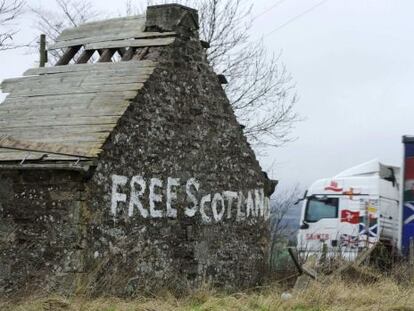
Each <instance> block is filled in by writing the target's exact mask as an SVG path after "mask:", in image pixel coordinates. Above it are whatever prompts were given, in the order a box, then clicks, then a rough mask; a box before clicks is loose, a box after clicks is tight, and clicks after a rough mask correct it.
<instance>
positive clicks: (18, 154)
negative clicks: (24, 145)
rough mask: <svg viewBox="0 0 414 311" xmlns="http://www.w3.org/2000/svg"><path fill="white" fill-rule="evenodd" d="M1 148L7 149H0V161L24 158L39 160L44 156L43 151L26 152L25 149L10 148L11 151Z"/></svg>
mask: <svg viewBox="0 0 414 311" xmlns="http://www.w3.org/2000/svg"><path fill="white" fill-rule="evenodd" d="M3 150H7V149H0V161H21V160H23V159H26V160H28V161H30V160H32V161H33V160H40V159H41V158H43V157H45V153H38V152H32V153H30V152H27V151H15V150H13V151H12V150H10V151H11V152H4V151H3Z"/></svg>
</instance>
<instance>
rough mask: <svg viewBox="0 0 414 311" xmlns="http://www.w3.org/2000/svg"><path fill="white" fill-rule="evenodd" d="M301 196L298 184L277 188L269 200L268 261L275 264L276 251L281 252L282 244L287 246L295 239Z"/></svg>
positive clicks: (301, 192)
mask: <svg viewBox="0 0 414 311" xmlns="http://www.w3.org/2000/svg"><path fill="white" fill-rule="evenodd" d="M302 197H303V191H302V190H301V187H300V186H299V185H296V186H294V187H292V188H291V189H289V190H277V192H276V194H275V195H274V196H273V198H272V201H271V217H270V234H271V243H270V262H271V263H272V266H275V264H276V263H275V261H276V257H277V253H278V252H281V251H282V252H283V247H281V245H283V246H285V247H286V246H287V245H288V244H289V243H290V242H291V241H292V240H295V237H296V233H297V229H298V226H299V218H300V211H301V206H300V205H298V204H297V202H298V201H299V199H301V198H302Z"/></svg>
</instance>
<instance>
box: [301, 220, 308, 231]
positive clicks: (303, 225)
mask: <svg viewBox="0 0 414 311" xmlns="http://www.w3.org/2000/svg"><path fill="white" fill-rule="evenodd" d="M300 229H302V230H305V229H309V224H308V223H306V222H303V224H302V225H301V226H300Z"/></svg>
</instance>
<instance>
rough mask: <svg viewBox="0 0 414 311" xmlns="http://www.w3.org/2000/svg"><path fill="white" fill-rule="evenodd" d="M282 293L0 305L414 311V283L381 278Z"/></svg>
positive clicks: (120, 310)
mask: <svg viewBox="0 0 414 311" xmlns="http://www.w3.org/2000/svg"><path fill="white" fill-rule="evenodd" d="M281 293H282V291H281V290H280V289H279V288H278V287H276V286H275V287H270V288H266V289H263V290H261V291H259V292H253V293H239V294H233V295H224V294H220V293H217V292H214V291H211V290H208V289H203V290H200V291H198V292H196V293H194V294H193V295H191V296H189V297H186V298H182V299H176V298H174V297H173V296H171V295H168V294H163V295H162V296H161V297H159V298H153V299H148V298H146V299H144V298H142V299H138V300H121V299H117V298H101V299H95V300H89V299H85V298H80V297H78V298H76V297H75V298H62V297H49V298H39V299H30V300H25V301H23V302H20V303H11V302H8V303H6V302H3V303H0V310H2V311H46V310H47V311H63V310H68V311H178V310H180V311H181V310H182V311H236V310H237V311H238V310H241V311H244V310H246V311H247V310H255V311H273V310H275V311H276V310H283V311H289V310H295V311H325V310H335V311H336V310H338V311H339V310H352V311H354V310H358V311H359V310H360V311H371V310H372V311H380V310H387V311H414V287H413V286H412V285H410V284H406V285H397V283H395V281H393V280H392V279H387V278H382V279H381V280H380V281H378V282H376V283H372V284H362V283H361V282H360V283H355V282H350V281H343V280H339V279H338V280H335V282H331V283H330V284H320V283H314V284H313V285H312V286H311V287H310V288H309V289H307V290H306V291H305V292H303V293H301V294H300V295H298V296H297V297H294V298H291V299H290V300H287V301H282V299H281V298H280V296H281Z"/></svg>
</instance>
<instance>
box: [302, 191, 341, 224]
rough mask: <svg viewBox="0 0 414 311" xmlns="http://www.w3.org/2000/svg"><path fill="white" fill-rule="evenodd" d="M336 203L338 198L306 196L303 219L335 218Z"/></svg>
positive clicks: (314, 220) (336, 211)
mask: <svg viewBox="0 0 414 311" xmlns="http://www.w3.org/2000/svg"><path fill="white" fill-rule="evenodd" d="M338 205H339V199H338V198H320V199H319V198H316V197H311V198H308V202H307V205H306V212H305V221H306V222H317V221H319V220H321V219H323V218H337V217H338Z"/></svg>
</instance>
